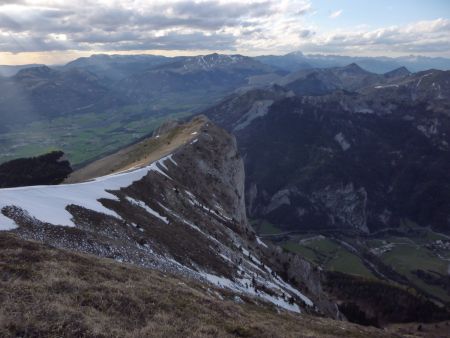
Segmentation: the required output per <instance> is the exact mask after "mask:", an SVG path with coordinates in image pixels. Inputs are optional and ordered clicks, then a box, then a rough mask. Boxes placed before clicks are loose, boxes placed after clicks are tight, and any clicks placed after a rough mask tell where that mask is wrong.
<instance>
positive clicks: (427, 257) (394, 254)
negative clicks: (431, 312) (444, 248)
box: [381, 244, 450, 301]
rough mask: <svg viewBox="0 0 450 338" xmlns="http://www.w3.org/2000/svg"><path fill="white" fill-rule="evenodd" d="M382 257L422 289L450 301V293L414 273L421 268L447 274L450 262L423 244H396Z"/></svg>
mask: <svg viewBox="0 0 450 338" xmlns="http://www.w3.org/2000/svg"><path fill="white" fill-rule="evenodd" d="M381 258H382V260H383V262H384V263H386V264H388V265H390V266H392V267H393V268H394V269H395V270H396V271H397V272H399V273H401V274H402V275H404V276H405V277H407V278H408V279H409V280H410V281H411V282H412V283H414V284H415V285H417V286H418V287H420V288H421V289H423V290H425V291H427V292H428V293H430V294H432V295H435V296H437V297H439V298H441V299H444V300H447V301H450V295H449V294H448V293H447V292H445V290H443V289H441V288H440V287H437V286H434V285H429V284H428V283H425V282H424V281H423V280H422V279H420V278H418V277H417V276H416V275H415V274H414V273H413V271H414V270H418V269H420V270H424V271H427V272H431V273H433V272H437V273H439V274H441V275H444V276H445V275H447V269H448V266H449V264H450V262H448V261H447V262H446V261H444V260H442V259H439V258H438V257H436V256H435V255H434V254H433V253H432V252H430V251H429V250H428V249H426V248H425V247H423V246H418V245H410V244H399V245H396V246H395V247H394V248H393V249H392V250H391V251H389V252H386V253H384V254H383V255H382V256H381Z"/></svg>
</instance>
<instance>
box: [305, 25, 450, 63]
mask: <svg viewBox="0 0 450 338" xmlns="http://www.w3.org/2000/svg"><path fill="white" fill-rule="evenodd" d="M448 41H450V20H448V19H443V18H440V19H436V20H430V21H419V22H416V23H412V24H409V25H405V26H390V27H384V28H379V29H374V30H367V29H360V30H352V31H349V30H336V31H332V32H326V33H321V34H316V35H314V36H313V37H312V38H311V39H309V40H308V41H306V42H304V43H301V46H300V48H302V49H304V50H308V51H311V52H322V53H323V52H329V53H355V54H358V53H361V52H364V53H365V54H368V53H373V54H380V53H384V54H386V51H390V52H391V53H403V54H409V53H414V54H427V53H445V54H448V53H449V52H450V46H449V44H448Z"/></svg>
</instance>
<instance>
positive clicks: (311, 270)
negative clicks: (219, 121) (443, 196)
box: [0, 117, 339, 317]
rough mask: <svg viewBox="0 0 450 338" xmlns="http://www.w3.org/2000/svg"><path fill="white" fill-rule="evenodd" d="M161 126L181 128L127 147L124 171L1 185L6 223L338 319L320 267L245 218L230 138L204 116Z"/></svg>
mask: <svg viewBox="0 0 450 338" xmlns="http://www.w3.org/2000/svg"><path fill="white" fill-rule="evenodd" d="M163 131H164V130H163V129H161V133H163ZM186 131H189V133H187V132H186ZM165 132H166V133H168V135H170V134H171V133H172V134H178V136H175V135H173V138H172V140H178V141H177V143H176V147H175V148H171V147H172V146H171V145H170V144H169V145H168V144H167V143H166V142H165V143H164V144H162V145H161V146H162V148H160V149H159V150H157V149H153V152H151V151H150V150H149V156H148V157H146V158H145V159H144V158H139V159H138V162H137V163H136V162H135V160H136V158H135V157H134V156H131V155H133V153H134V152H135V151H136V150H138V149H139V148H140V147H141V146H142V144H137V145H135V146H134V147H131V148H129V149H130V152H129V155H130V156H131V160H130V161H128V160H127V159H126V156H124V155H123V154H122V155H121V157H122V158H123V159H124V162H122V163H120V162H119V163H118V166H119V167H120V169H121V170H122V171H120V172H115V173H112V174H111V173H110V174H108V175H106V176H101V177H96V178H94V179H90V180H88V181H86V182H81V183H74V184H62V185H58V186H38V187H23V188H11V189H3V190H2V191H1V194H0V209H1V211H2V214H1V215H0V229H2V230H7V231H11V232H13V233H15V234H17V235H19V236H20V237H22V238H24V239H33V240H39V241H42V242H44V243H47V244H50V245H53V246H56V247H59V248H64V249H71V250H76V251H81V252H85V253H90V254H95V255H98V256H101V257H108V258H113V259H115V260H117V261H120V262H128V263H132V264H136V265H139V266H143V267H147V268H153V269H158V270H161V271H168V272H173V273H178V274H181V275H183V276H187V277H190V278H194V279H196V280H202V281H204V282H210V283H212V284H214V285H219V286H222V287H223V288H226V289H230V290H232V291H234V292H238V293H242V294H244V295H249V296H256V297H258V298H261V299H263V300H266V301H269V302H271V303H273V304H275V305H277V306H279V307H280V308H284V309H288V310H290V311H294V312H308V313H322V314H326V315H328V316H332V317H339V312H338V311H337V308H336V305H334V304H333V303H331V302H329V301H328V300H327V299H326V296H325V295H324V293H323V291H322V289H321V285H320V271H318V270H317V269H316V268H315V267H314V266H313V265H311V264H309V263H308V262H306V261H304V260H303V259H302V258H301V257H299V256H296V255H292V254H290V255H289V254H286V253H284V252H282V251H281V250H280V249H279V248H276V247H272V246H268V245H267V244H265V243H264V242H262V241H261V240H260V239H258V238H257V237H256V236H255V234H254V232H253V230H252V229H251V227H250V226H249V224H248V222H247V218H246V213H245V204H244V203H245V202H244V169H243V163H242V159H241V157H240V155H239V154H238V153H237V148H236V143H235V140H234V138H233V137H231V136H230V135H229V134H227V133H226V132H225V131H223V130H222V129H220V128H218V127H216V126H215V125H213V124H212V123H210V122H209V121H208V120H207V119H206V118H204V117H199V118H196V119H194V120H193V121H192V122H190V123H186V124H184V125H178V126H174V127H173V128H169V129H167V130H165ZM157 136H159V137H157ZM166 137H168V136H164V135H163V134H158V135H155V137H154V138H155V139H159V138H161V139H164V138H166ZM180 140H183V142H180ZM173 145H175V142H174V143H173ZM144 148H145V147H144ZM167 152H169V153H168V154H167ZM161 156H163V157H161ZM102 163H104V162H102V161H100V164H102ZM130 165H132V166H133V167H131V168H130V167H129V166H130ZM98 168H99V174H101V170H102V166H101V165H99V166H98ZM89 178H91V177H89Z"/></svg>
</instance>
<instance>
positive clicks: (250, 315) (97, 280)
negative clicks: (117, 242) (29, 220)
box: [0, 233, 388, 338]
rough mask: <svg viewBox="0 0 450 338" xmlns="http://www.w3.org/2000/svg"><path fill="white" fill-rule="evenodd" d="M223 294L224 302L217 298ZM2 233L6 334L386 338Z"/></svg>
mask: <svg viewBox="0 0 450 338" xmlns="http://www.w3.org/2000/svg"><path fill="white" fill-rule="evenodd" d="M218 292H220V294H221V297H223V299H220V298H219V296H218V294H219V293H218ZM233 297H234V295H233V294H232V293H229V292H226V291H223V290H217V289H214V288H213V287H209V288H208V286H205V285H203V284H201V283H198V282H195V281H190V280H183V279H181V278H178V277H175V276H171V275H165V274H163V273H162V272H158V271H151V270H144V269H140V268H137V267H134V266H129V265H124V264H119V263H116V262H114V261H111V260H107V259H100V258H96V257H93V256H88V255H82V254H76V253H71V252H68V251H63V250H58V249H53V248H49V247H46V246H44V245H42V244H38V243H35V242H30V241H24V240H21V239H18V238H17V237H15V236H13V235H10V234H5V233H0V337H5V338H6V337H130V338H131V337H133V338H137V337H337V336H343V337H387V336H388V335H387V334H386V333H385V332H383V331H379V330H376V329H368V328H362V327H359V326H356V325H353V324H349V323H345V322H337V321H332V320H329V319H323V318H317V317H311V316H306V315H294V314H290V313H284V312H283V313H277V310H276V309H274V308H273V307H272V306H269V305H264V306H262V305H261V304H260V305H256V304H255V301H254V300H252V299H247V298H245V297H243V298H244V299H245V301H246V302H245V304H238V303H236V302H234V301H233Z"/></svg>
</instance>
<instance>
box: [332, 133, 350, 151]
mask: <svg viewBox="0 0 450 338" xmlns="http://www.w3.org/2000/svg"><path fill="white" fill-rule="evenodd" d="M334 140H335V141H336V142H337V143H339V145H340V146H341V148H342V150H343V151H346V150H348V149H349V148H350V146H351V145H350V143H348V141H347V140H346V139H345V136H344V134H342V133H339V134H336V136H335V137H334Z"/></svg>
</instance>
